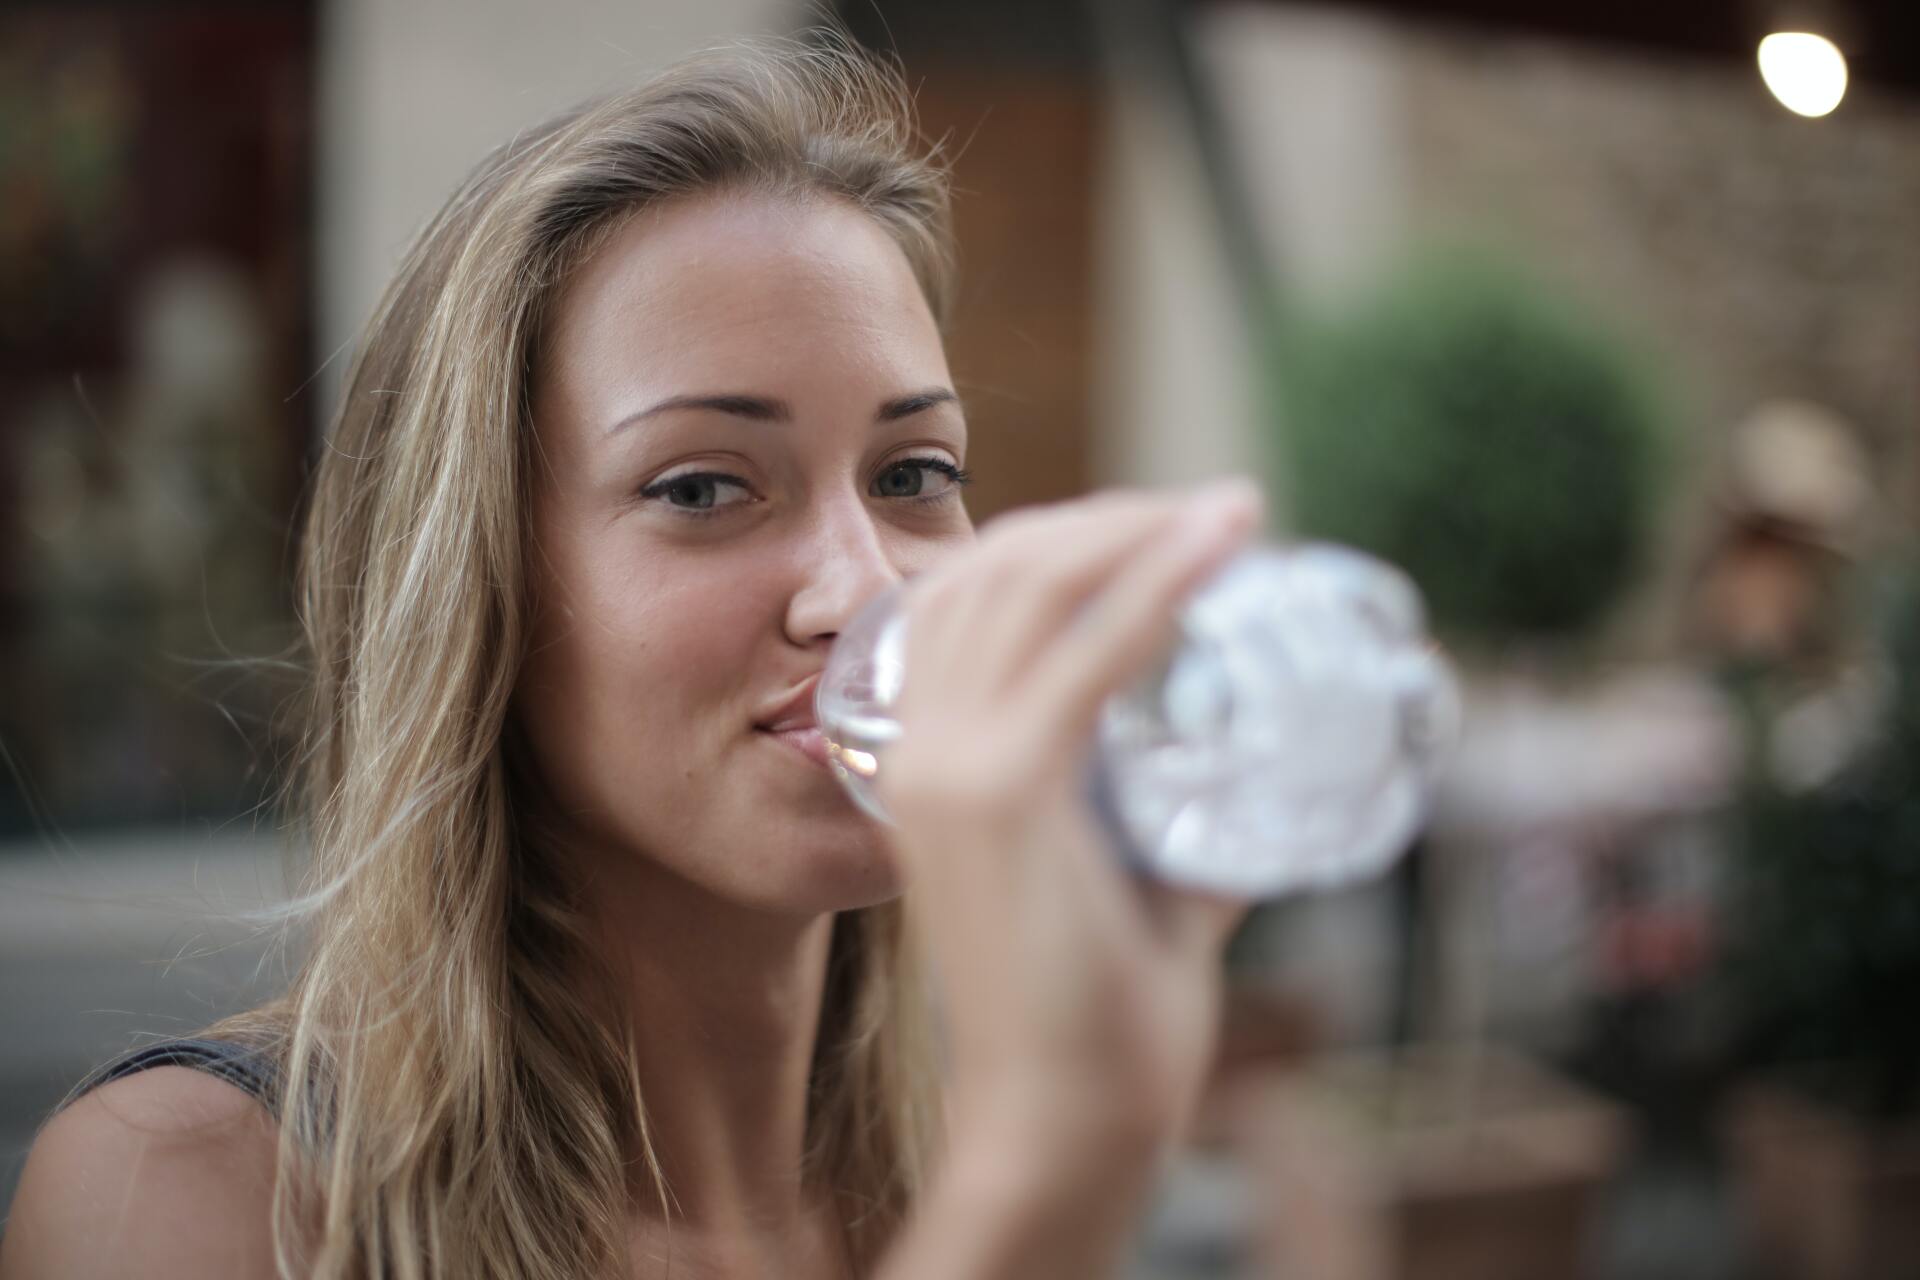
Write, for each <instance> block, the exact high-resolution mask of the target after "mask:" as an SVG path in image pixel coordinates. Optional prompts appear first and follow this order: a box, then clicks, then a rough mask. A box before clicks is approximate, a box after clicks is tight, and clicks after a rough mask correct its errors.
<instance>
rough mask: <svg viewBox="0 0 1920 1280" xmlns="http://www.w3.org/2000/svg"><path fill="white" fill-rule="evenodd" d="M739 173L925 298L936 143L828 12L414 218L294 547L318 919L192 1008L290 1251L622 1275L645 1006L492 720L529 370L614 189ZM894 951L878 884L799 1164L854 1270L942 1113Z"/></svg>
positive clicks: (609, 115)
mask: <svg viewBox="0 0 1920 1280" xmlns="http://www.w3.org/2000/svg"><path fill="white" fill-rule="evenodd" d="M736 190H738V191H746V192H756V193H758V192H764V193H771V194H776V195H790V196H802V197H827V198H835V199H842V200H846V201H850V202H851V203H852V204H853V205H855V206H856V207H858V208H860V209H862V210H864V211H866V212H867V213H868V214H869V215H870V216H872V217H873V218H874V219H875V220H877V221H878V222H879V223H880V224H881V225H882V226H883V227H884V228H885V229H886V230H887V231H888V232H889V233H890V234H891V235H892V236H893V237H894V239H895V240H896V242H897V243H898V244H899V246H900V248H901V249H902V250H903V252H904V253H905V255H906V257H907V259H908V260H909V262H910V263H911V264H912V266H913V269H914V271H915V273H916V276H917V277H918V280H919V283H920V285H921V287H922V288H923V290H924V291H925V293H926V295H927V298H928V301H929V303H930V305H931V306H932V308H933V310H934V312H935V314H936V316H937V317H940V318H941V319H942V320H944V318H945V314H946V311H947V305H948V298H949V290H950V285H949V280H950V275H951V263H950V247H949V246H950V231H949V222H948V206H947V186H946V177H945V172H944V170H943V168H942V167H941V165H940V163H939V162H938V156H937V148H933V149H929V148H927V147H925V146H923V145H921V144H920V143H918V142H917V140H916V135H915V133H914V130H913V126H912V122H911V114H910V110H909V103H908V99H907V95H906V92H905V89H904V86H903V83H902V80H901V78H900V75H899V73H898V71H897V69H894V68H892V67H890V66H884V65H880V64H877V63H876V62H875V61H873V60H872V59H871V58H870V57H869V56H868V55H865V54H862V53H860V52H858V51H856V50H854V49H853V48H852V47H851V45H850V44H848V43H847V42H846V41H845V40H844V39H842V38H840V37H838V36H832V35H829V36H827V37H826V38H824V39H819V40H815V41H812V42H807V43H801V42H789V41H770V42H762V43H755V44H750V45H741V46H734V47H730V48H728V49H725V50H722V51H718V52H715V53H712V54H708V55H703V56H702V57H700V58H697V59H695V60H693V61H690V62H687V63H683V64H681V65H680V66H678V67H677V68H675V69H674V70H672V71H670V72H668V73H667V74H665V75H663V76H661V77H660V78H658V79H656V80H654V81H652V82H651V83H649V84H646V85H645V86H643V87H641V88H638V89H635V90H633V91H631V92H627V93H623V94H620V95H618V96H615V97H611V98H608V99H605V100H601V101H598V102H594V103H590V104H588V105H586V106H585V107H582V108H580V109H578V110H576V111H573V112H570V113H567V114H565V115H562V116H560V117H558V118H556V119H554V120H552V121H549V122H548V123H546V124H544V125H542V126H540V127H538V128H535V129H531V130H528V131H526V132H524V133H522V134H520V135H519V136H517V137H516V138H515V139H514V140H513V141H512V142H511V143H509V144H507V145H506V146H504V147H501V148H500V149H499V150H497V151H495V152H494V153H493V154H492V155H490V156H488V157H487V159H486V160H485V161H484V162H483V163H482V164H481V165H480V166H479V167H478V168H477V169H476V170H475V171H474V173H473V174H472V176H471V177H470V178H468V180H467V181H466V182H465V183H464V184H463V185H462V186H461V187H460V188H459V190H458V191H457V192H456V193H455V194H454V195H453V197H452V198H451V199H450V200H449V201H448V203H447V205H446V207H445V208H444V209H443V210H442V211H441V213H440V214H439V216H438V217H437V218H435V219H434V220H433V221H432V223H430V224H429V225H428V226H427V227H426V229H425V230H424V231H423V232H422V233H421V234H420V236H419V238H418V240H417V241H416V242H415V244H414V245H413V247H412V249H411V250H410V252H409V253H408V254H407V256H406V259H405V261H404V262H403V263H402V265H401V267H400V270H399V272H398V274H397V276H396V278H395V279H394V281H393V283H392V284H391V285H390V287H389V288H388V289H387V291H386V294H385V295H384V297H383V298H382V300H381V302H380V304H379V307H378V309H377V310H376V312H375V314H374V316H373V318H372V320H371V323H370V325H369V328H368V330H367V333H366V336H365V339H364V342H363V344H362V346H361V348H360V351H359V355H358V357H357V360H356V363H355V365H354V368H353V370H352V372H351V375H350V377H349V380H348V390H347V393H346V397H345V400H344V402H343V404H342V407H341V409H340V412H339V415H338V417H337V419H336V421H335V423H334V425H333V428H332V431H331V432H330V434H329V435H328V437H327V439H326V441H325V445H324V449H323V454H322V458H321V460H320V464H319V470H318V474H317V477H316V479H315V483H314V489H313V493H312V501H311V506H310V508H309V511H308V514H307V518H306V524H305V531H304V552H303V559H302V563H301V566H300V585H299V603H300V610H301V623H302V628H303V634H304V639H305V643H306V644H307V645H308V646H309V647H310V650H311V652H310V654H309V655H308V658H309V660H310V663H311V681H312V683H311V696H310V700H309V701H308V702H307V703H306V710H307V712H308V714H309V717H310V719H309V723H308V724H307V726H306V727H305V729H304V739H303V742H304V746H303V750H302V754H301V756H300V759H299V772H300V782H299V796H298V798H299V802H300V807H301V809H302V811H303V813H304V820H305V824H306V826H307V835H308V840H309V844H310V849H311V855H310V856H311V863H310V868H309V871H308V873H307V875H308V881H307V883H306V885H305V888H304V891H303V894H302V896H301V897H300V898H299V899H298V900H297V901H296V902H295V904H294V910H295V911H297V912H298V913H299V915H300V917H301V918H302V919H303V920H304V921H305V924H306V932H307V936H308V947H309V950H308V952H307V955H306V958H305V959H304V961H303V963H302V965H301V967H300V969H299V971H298V973H297V975H296V977H295V978H294V980H293V982H292V984H291V986H290V988H289V990H288V992H287V994H286V995H285V996H284V997H283V998H282V999H281V1000H279V1001H277V1002H276V1003H274V1004H272V1005H270V1006H268V1007H265V1008H262V1009H259V1010H255V1011H253V1012H252V1013H249V1014H245V1015H242V1016H240V1017H237V1018H233V1019H229V1020H227V1021H226V1022H224V1023H222V1024H220V1025H218V1026H216V1027H214V1028H212V1029H211V1030H210V1031H209V1034H211V1035H216V1036H225V1037H228V1038H232V1039H238V1040H242V1041H245V1042H249V1043H252V1044H254V1045H256V1046H258V1047H259V1049H260V1050H261V1052H262V1053H264V1054H265V1055H266V1056H267V1057H268V1059H269V1060H270V1061H272V1062H274V1063H275V1064H276V1065H277V1066H278V1069H279V1074H280V1090H281V1092H280V1098H279V1103H280V1105H279V1112H280V1122H281V1136H280V1146H279V1168H280V1175H281V1176H280V1178H279V1182H278V1186H277V1189H276V1193H275V1204H274V1235H275V1242H276V1253H277V1258H278V1263H279V1267H280V1271H281V1274H282V1275H283V1276H286V1277H289V1278H291V1277H292V1276H295V1275H301V1276H308V1275H311V1276H318V1277H349V1276H366V1277H387V1276H391V1277H397V1278H401V1280H415V1278H419V1280H425V1278H426V1277H460V1278H462V1280H465V1278H468V1277H492V1276H502V1277H505V1276H512V1277H539V1278H541V1280H562V1278H564V1280H581V1278H582V1277H591V1276H601V1275H607V1274H610V1273H611V1272H612V1271H613V1270H614V1269H616V1268H618V1267H620V1266H622V1265H623V1264H624V1263H625V1262H626V1259H625V1257H624V1242H625V1235H626V1229H627V1223H628V1214H629V1209H630V1206H631V1203H632V1201H631V1196H632V1195H633V1194H634V1191H635V1189H636V1188H639V1189H641V1190H643V1191H644V1190H645V1189H646V1186H647V1180H648V1179H650V1180H651V1184H652V1191H651V1192H650V1193H649V1194H658V1195H660V1196H661V1197H662V1198H663V1201H664V1199H665V1197H666V1192H667V1188H666V1187H665V1185H664V1181H663V1179H662V1178H661V1175H660V1169H659V1165H658V1162H657V1161H656V1160H655V1159H654V1156H653V1152H652V1148H651V1145H650V1143H649V1141H648V1136H647V1111H646V1107H645V1099H643V1097H642V1095H641V1089H640V1081H639V1079H638V1076H637V1071H636V1068H635V1055H634V1052H633V1045H634V1034H635V1028H634V1027H633V1026H631V1025H626V1024H623V1023H621V1022H619V1021H617V1020H613V1019H611V1018H610V1016H609V1014H608V1013H607V1011H608V1010H609V1009H612V1008H616V1007H617V1005H618V1002H615V1001H609V1000H604V999H601V1000H596V999H595V998H594V991H593V984H591V983H588V984H585V985H583V984H582V982H581V980H580V975H582V974H593V973H598V974H599V978H600V980H601V981H605V980H606V975H605V974H604V972H603V971H600V970H597V969H596V967H595V962H594V955H593V950H592V947H591V946H590V945H589V943H588V940H587V934H586V931H585V927H584V923H583V918H582V916H581V914H580V912H579V910H578V909H577V904H576V902H575V900H574V899H573V897H572V896H571V894H570V891H569V887H568V885H567V883H566V882H565V880H564V879H563V877H562V876H561V875H560V874H559V872H558V868H557V865H556V862H555V860H554V859H553V858H551V857H549V856H548V855H547V853H546V852H545V845H544V843H543V841H542V840H540V839H539V838H537V832H536V831H535V830H534V829H533V827H534V822H533V809H534V806H533V805H532V804H531V803H530V797H529V794H528V792H527V789H526V788H525V787H524V786H523V784H522V781H521V777H522V773H521V770H519V769H518V768H517V767H516V763H515V756H516V753H515V751H514V749H513V746H512V741H513V735H512V733H511V731H510V721H509V710H508V708H509V702H510V699H511V696H512V694H513V690H514V685H515V681H516V678H517V674H518V669H519V665H520V661H521V657H522V652H523V646H524V643H525V634H526V625H527V611H528V584H529V580H530V579H529V575H528V574H527V572H526V563H525V558H526V555H527V549H528V536H527V531H528V514H527V513H528V504H529V488H530V476H531V475H532V464H533V458H534V456H535V454H534V446H533V442H532V439H531V435H532V428H531V424H530V421H529V415H528V403H529V381H530V379H531V378H532V377H533V376H534V373H535V370H536V367H537V355H538V352H539V343H540V340H541V331H542V322H543V319H544V314H545V311H546V309H547V308H548V306H549V305H550V303H551V299H552V298H553V296H554V294H555V292H556V290H557V288H558V287H559V286H560V285H561V284H562V283H563V282H564V281H565V280H566V279H567V278H568V275H569V273H570V272H571V271H573V270H574V269H576V268H577V267H578V265H579V264H580V263H581V261H582V260H583V259H584V258H585V257H586V255H587V254H589V253H590V252H591V250H592V249H593V247H594V246H595V245H596V244H598V243H600V242H601V241H602V240H603V239H604V237H605V236H606V235H607V234H608V233H609V232H610V231H611V229H612V228H613V227H614V226H616V225H617V224H618V223H619V221H620V220H621V219H623V218H624V217H626V216H627V215H629V214H631V213H632V212H633V211H634V210H636V209H639V208H641V207H643V206H646V205H649V204H652V203H654V202H657V201H661V200H666V199H670V198H673V197H675V196H681V195H687V194H691V193H700V192H714V191H723V192H724V191H736ZM913 956H914V948H913V946H912V944H911V940H910V938H909V937H908V935H907V931H906V926H905V920H904V917H903V914H902V910H901V907H900V904H898V903H892V904H888V905H884V906H879V907H874V908H870V909H867V910H863V911H858V912H851V913H847V914H844V915H843V916H841V917H840V918H839V919H838V920H837V921H836V922H835V930H834V938H833V944H832V948H831V957H830V961H829V973H828V979H827V988H826V997H825V1004H824V1008H823V1011H822V1015H821V1025H820V1040H819V1045H818V1049H817V1052H816V1056H815V1061H814V1067H813V1080H812V1087H811V1095H810V1102H809V1117H808V1153H809V1157H808V1158H809V1175H810V1176H817V1177H818V1178H819V1179H820V1180H822V1185H824V1186H826V1187H829V1188H831V1189H832V1190H833V1191H834V1192H835V1193H836V1203H838V1204H839V1205H840V1206H841V1208H842V1210H843V1214H844V1221H845V1223H846V1226H847V1231H848V1240H849V1246H850V1250H851V1253H852V1256H853V1257H854V1259H855V1264H856V1266H858V1267H860V1268H861V1269H863V1270H864V1269H866V1268H867V1267H868V1266H870V1265H871V1263H872V1261H873V1259H874V1257H875V1256H876V1255H877V1253H878V1251H879V1249H880V1248H881V1247H882V1246H883V1244H884V1243H885V1241H886V1239H887V1237H888V1235H889V1233H890V1232H891V1231H892V1230H893V1229H894V1228H895V1227H897V1225H898V1224H899V1223H900V1221H901V1220H902V1218H903V1216H904V1215H905V1213H906V1212H907V1210H908V1208H909V1206H910V1204H911V1201H912V1198H913V1196H914V1194H915V1191H916V1188H917V1185H918V1181H919V1178H920V1172H921V1170H922V1168H923V1167H924V1165H925V1162H926V1160H927V1159H928V1158H929V1155H930V1147H931V1144H932V1143H933V1142H934V1141H935V1140H936V1138H937V1121H936V1108H935V1106H934V1105H933V1090H934V1088H935V1079H934V1071H933V1063H932V1056H931V1051H930V1049H929V1040H928V1036H927V1034H926V1030H927V1029H926V1013H925V1010H924V1008H923V1001H922V999H921V988H920V985H919V981H918V978H917V976H916V973H915V969H914V965H913ZM603 994H604V991H603ZM636 1150H637V1151H640V1152H642V1153H643V1163H644V1168H643V1169H642V1170H641V1171H640V1172H641V1174H642V1177H641V1178H640V1179H638V1180H636V1179H635V1177H634V1170H633V1169H631V1168H630V1167H629V1164H628V1161H629V1158H630V1155H631V1153H632V1152H634V1151H636Z"/></svg>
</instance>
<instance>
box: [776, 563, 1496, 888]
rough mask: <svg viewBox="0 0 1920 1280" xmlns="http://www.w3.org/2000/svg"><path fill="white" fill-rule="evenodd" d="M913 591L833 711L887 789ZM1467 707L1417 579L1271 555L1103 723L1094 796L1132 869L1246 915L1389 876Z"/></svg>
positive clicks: (881, 612) (859, 788) (834, 693)
mask: <svg viewBox="0 0 1920 1280" xmlns="http://www.w3.org/2000/svg"><path fill="white" fill-rule="evenodd" d="M900 604H901V589H900V588H898V587H896V588H894V589H893V590H891V591H889V592H887V593H885V594H883V595H882V596H880V597H879V598H878V599H876V600H875V601H873V602H872V603H871V604H869V605H868V606H867V607H866V608H865V609H864V610H863V611H862V612H861V613H860V614H859V615H858V616H857V617H856V618H855V619H854V620H853V622H852V623H851V624H850V625H849V626H848V627H847V629H846V630H845V631H844V632H842V634H841V635H840V637H839V639H838V640H837V641H836V642H835V644H834V647H833V651H832V653H831V654H829V656H828V660H827V665H826V670H825V671H824V672H823V673H822V675H821V680H820V685H819V689H818V692H817V693H816V695H815V700H814V705H815V715H816V718H817V719H818V721H819V725H820V730H821V734H822V736H823V737H825V738H826V740H827V750H828V758H829V761H830V763H831V765H832V768H833V771H834V773H835V775H836V776H838V777H839V779H840V781H841V783H842V784H843V785H844V786H845V787H846V789H847V791H848V792H849V793H850V794H851V795H852V797H853V799H854V800H855V801H856V802H857V803H858V804H859V805H860V806H861V808H863V809H864V810H866V811H867V812H868V813H869V814H872V815H873V816H874V817H876V818H879V819H880V820H882V821H890V819H889V818H888V815H887V813H886V811H885V809H884V807H883V806H882V805H881V804H880V802H879V799H878V797H877V796H876V794H875V790H874V783H875V779H876V778H877V777H878V775H879V773H880V771H882V770H884V769H885V767H886V753H887V748H888V747H889V746H890V745H891V744H892V743H894V742H896V741H898V739H899V737H900V732H901V726H900V722H899V721H898V720H897V719H895V718H894V714H893V710H894V706H895V703H896V701H897V699H898V698H899V696H900V690H901V688H902V686H903V685H904V683H905V680H906V669H905V662H904V657H905V643H906V617H905V614H904V612H903V611H902V609H901V607H900ZM1458 708H1459V699H1458V692H1457V687H1456V685H1455V682H1454V680H1453V677H1452V674H1451V672H1450V671H1449V669H1448V667H1447V665H1446V662H1445V661H1444V660H1443V659H1442V658H1441V657H1440V656H1439V654H1438V652H1437V651H1436V650H1435V648H1434V646H1433V645H1432V643H1431V642H1430V641H1429V640H1428V639H1427V638H1426V624H1425V615H1424V610H1423V609H1422V606H1421V602H1420V596H1419V593H1418V591H1417V590H1416V589H1415V588H1414V586H1413V583H1412V582H1411V581H1409V580H1408V579H1407V577H1406V576H1405V575H1404V574H1402V573H1401V572H1400V571H1399V570H1397V569H1395V568H1393V567H1392V566H1391V565H1388V564H1385V563H1383V562H1382V561H1380V560H1377V559H1375V558H1373V557H1371V556H1368V555H1365V554H1363V553H1361V552H1358V551H1354V550H1352V549H1349V548H1346V547H1339V546H1333V545H1330V544H1325V543H1307V544H1301V545H1296V546H1289V547H1273V546H1257V547H1253V548H1250V549H1248V550H1246V551H1243V552H1242V553H1240V555H1239V556H1237V557H1236V558H1235V559H1233V560H1231V561H1229V562H1228V564H1227V565H1226V566H1225V567H1224V568H1222V569H1221V570H1220V572H1219V573H1218V574H1216V575H1215V576H1214V577H1213V578H1212V579H1211V580H1210V581H1209V582H1207V583H1206V584H1205V585H1204V586H1202V587H1201V588H1200V589H1199V590H1198V591H1197V592H1196V593H1195V594H1194V595H1193V596H1192V597H1191V598H1190V599H1189V601H1188V602H1187V604H1186V606H1185V608H1184V609H1183V611H1182V613H1181V616H1180V637H1179V639H1178V640H1177V642H1176V643H1175V644H1174V645H1173V646H1172V648H1171V651H1170V652H1169V653H1168V655H1167V656H1166V658H1165V659H1164V661H1162V662H1160V663H1159V664H1158V665H1157V666H1156V668H1155V669H1154V670H1153V671H1152V672H1151V673H1150V674H1149V675H1148V676H1147V677H1146V678H1145V679H1143V680H1142V681H1140V682H1139V683H1138V684H1137V685H1136V686H1134V687H1133V688H1131V689H1129V690H1127V691H1125V692H1124V693H1121V694H1119V695H1117V696H1115V697H1114V698H1113V699H1112V700H1110V701H1109V702H1108V704H1107V706H1106V707H1105V709H1104V711H1103V712H1102V716H1101V722H1100V727H1099V732H1098V735H1097V741H1096V743H1095V744H1094V747H1095V749H1094V752H1093V768H1092V770H1091V774H1092V776H1091V777H1090V778H1089V779H1088V785H1089V787H1090V790H1091V795H1092V798H1093V802H1094V807H1095V810H1096V811H1097V812H1098V813H1099V814H1100V815H1101V817H1102V819H1103V820H1104V821H1105V822H1106V824H1107V825H1108V827H1109V829H1110V832H1111V834H1112V836H1113V839H1114V845H1115V849H1116V852H1117V853H1118V854H1119V855H1120V856H1122V857H1123V858H1125V859H1126V860H1127V861H1128V862H1129V863H1131V864H1132V865H1133V866H1134V867H1135V868H1136V869H1137V870H1139V871H1142V872H1144V873H1145V874H1147V875H1150V876H1153V877H1156V878H1158V879H1161V880H1164V881H1167V882H1170V883H1174V884H1179V885H1183V886H1186V887H1189V888H1194V889H1202V890H1206V891H1209V892H1213V893H1219V894H1224V895H1229V896H1233V897H1238V898H1245V899H1267V898H1274V897H1278V896H1281V895H1284V894H1288V893H1293V892H1297V891H1301V890H1307V889H1315V888H1328V887H1332V886H1335V885H1340V884H1346V883H1350V882H1353V881H1356V880H1360V879H1363V878H1366V877H1369V876H1372V875H1374V874H1376V873H1378V872H1379V871H1381V870H1383V869H1384V868H1385V867H1387V866H1388V865H1390V864H1391V863H1392V862H1393V860H1394V859H1395V858H1396V857H1397V856H1398V855H1399V853H1400V851H1401V850H1402V849H1404V848H1405V847H1406V845H1407V844H1408V843H1409V842H1410V841H1411V839H1412V838H1413V836H1414V834H1415V832H1416V831H1417V830H1418V828H1419V825H1420V822H1421V820H1422V818H1423V817H1424V814H1425V809H1426V799H1427V794H1428V791H1429V785H1430V783H1431V781H1432V777H1433V774H1434V771H1435V768H1436V766H1437V764H1438V762H1439V759H1440V757H1441V755H1442V753H1443V752H1444V749H1445V748H1446V746H1447V745H1448V744H1449V743H1450V742H1451V740H1452V738H1453V736H1454V733H1455V730H1456V725H1457V720H1458Z"/></svg>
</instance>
